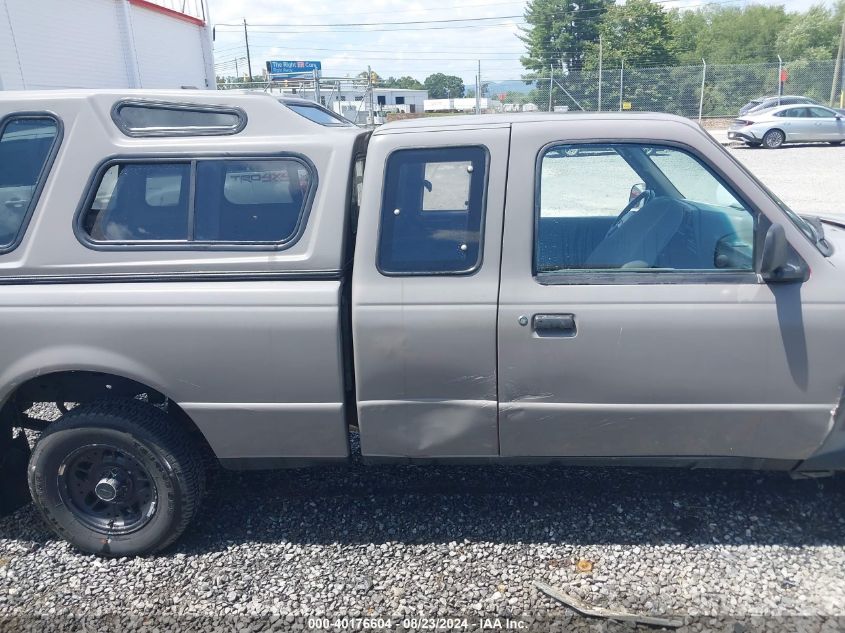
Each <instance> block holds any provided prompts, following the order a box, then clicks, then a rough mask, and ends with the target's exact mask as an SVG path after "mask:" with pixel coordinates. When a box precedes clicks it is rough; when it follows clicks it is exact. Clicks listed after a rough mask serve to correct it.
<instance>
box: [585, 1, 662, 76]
mask: <svg viewBox="0 0 845 633" xmlns="http://www.w3.org/2000/svg"><path fill="white" fill-rule="evenodd" d="M599 34H600V35H601V38H602V56H603V63H604V65H605V67H608V68H618V67H619V66H621V65H622V60H623V59H624V60H625V66H630V67H636V66H671V65H674V64H676V63H677V61H678V60H677V57H676V55H675V37H674V36H675V33H674V24H673V22H672V17H671V16H670V15H669V14H668V13H667V12H666V11H664V10H663V6H662V5H659V4H655V3H654V2H652V1H651V0H628V1H627V2H626V3H625V4H621V5H614V6H612V7H610V8H609V9H608V10H607V12H605V14H604V15H603V16H602V19H601V22H600V23H599ZM598 56H599V45H598V43H597V42H590V43H589V44H588V45H587V59H586V64H585V66H586V67H587V68H596V67H598Z"/></svg>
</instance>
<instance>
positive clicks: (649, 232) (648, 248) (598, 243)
mask: <svg viewBox="0 0 845 633" xmlns="http://www.w3.org/2000/svg"><path fill="white" fill-rule="evenodd" d="M539 196H540V198H539V205H538V206H539V217H538V218H537V234H536V244H535V249H534V252H535V255H534V257H535V261H534V269H535V271H536V273H537V274H540V275H542V274H545V273H559V272H566V271H603V272H604V271H623V272H675V271H711V272H714V271H726V272H751V271H753V269H754V257H753V255H754V226H755V222H754V215H753V214H752V212H751V211H750V210H749V208H748V207H747V206H746V205H745V204H744V203H743V202H741V201H740V200H739V199H738V198H737V197H736V196H735V195H734V194H733V193H732V192H731V191H730V190H729V188H728V187H727V186H726V185H725V183H723V182H722V181H721V179H720V178H718V177H717V176H716V175H715V174H714V173H713V172H712V171H710V170H709V169H708V168H707V167H706V166H705V165H704V164H703V163H701V162H700V161H699V160H698V159H697V158H695V157H694V156H692V155H691V154H689V153H687V152H685V151H682V150H679V149H675V148H672V147H662V146H655V145H639V144H610V145H599V144H584V145H566V146H558V147H553V148H551V149H549V150H548V151H547V152H546V153H545V154H544V155H543V158H542V163H541V166H540V187H539Z"/></svg>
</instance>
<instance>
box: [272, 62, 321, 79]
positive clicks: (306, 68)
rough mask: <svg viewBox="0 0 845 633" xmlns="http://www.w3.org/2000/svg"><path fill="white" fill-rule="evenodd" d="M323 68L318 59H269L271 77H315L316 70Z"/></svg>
mask: <svg viewBox="0 0 845 633" xmlns="http://www.w3.org/2000/svg"><path fill="white" fill-rule="evenodd" d="M315 70H316V71H317V73H318V74H319V72H320V71H321V70H322V64H321V63H320V62H316V61H290V60H284V61H268V62H267V75H268V76H269V77H270V79H290V78H292V77H313V76H314V71H315Z"/></svg>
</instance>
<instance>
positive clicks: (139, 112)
mask: <svg viewBox="0 0 845 633" xmlns="http://www.w3.org/2000/svg"><path fill="white" fill-rule="evenodd" d="M112 119H113V120H114V122H115V124H116V125H117V127H119V128H120V130H121V131H122V132H123V133H124V134H126V135H127V136H207V135H226V134H237V133H238V132H240V131H241V130H242V129H243V128H244V126H245V125H246V114H245V113H244V112H243V110H241V109H240V108H234V107H225V106H215V105H201V104H192V103H191V104H185V103H158V102H155V101H149V102H147V101H122V102H120V103H118V104H117V105H116V106H115V107H114V109H113V110H112Z"/></svg>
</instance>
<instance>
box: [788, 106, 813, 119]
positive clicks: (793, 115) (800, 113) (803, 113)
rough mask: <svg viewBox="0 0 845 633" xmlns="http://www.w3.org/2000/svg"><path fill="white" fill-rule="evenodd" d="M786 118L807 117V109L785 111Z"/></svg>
mask: <svg viewBox="0 0 845 633" xmlns="http://www.w3.org/2000/svg"><path fill="white" fill-rule="evenodd" d="M786 116H788V117H789V118H792V119H795V118H799V119H800V118H804V117H807V116H809V112H807V108H790V109H789V110H787V111H786Z"/></svg>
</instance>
